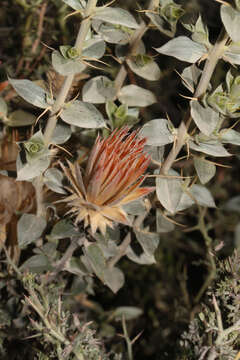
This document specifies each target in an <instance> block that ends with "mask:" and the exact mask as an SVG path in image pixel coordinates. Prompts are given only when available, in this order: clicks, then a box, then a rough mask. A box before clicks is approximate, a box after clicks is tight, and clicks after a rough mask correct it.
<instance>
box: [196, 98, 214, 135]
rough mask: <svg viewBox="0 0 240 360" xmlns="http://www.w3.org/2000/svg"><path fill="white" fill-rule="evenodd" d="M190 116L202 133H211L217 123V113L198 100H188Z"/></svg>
mask: <svg viewBox="0 0 240 360" xmlns="http://www.w3.org/2000/svg"><path fill="white" fill-rule="evenodd" d="M190 106H191V115H192V118H193V120H194V122H195V124H196V125H197V127H198V128H199V130H200V131H201V132H202V133H203V134H204V135H207V136H209V135H211V134H212V132H213V131H214V130H215V129H216V127H217V125H218V123H219V113H218V112H216V111H214V110H213V109H212V108H210V107H204V106H202V105H201V104H200V103H199V101H196V100H192V101H191V102H190Z"/></svg>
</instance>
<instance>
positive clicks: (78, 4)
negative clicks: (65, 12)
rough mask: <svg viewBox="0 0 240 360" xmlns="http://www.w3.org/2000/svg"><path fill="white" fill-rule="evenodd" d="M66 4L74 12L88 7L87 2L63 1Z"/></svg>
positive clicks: (83, 0) (76, 0) (78, 0)
mask: <svg viewBox="0 0 240 360" xmlns="http://www.w3.org/2000/svg"><path fill="white" fill-rule="evenodd" d="M62 1H63V2H64V3H65V4H67V5H69V6H70V7H71V8H73V9H74V10H84V9H85V7H86V1H85V0H62Z"/></svg>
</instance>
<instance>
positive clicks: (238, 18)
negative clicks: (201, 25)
mask: <svg viewBox="0 0 240 360" xmlns="http://www.w3.org/2000/svg"><path fill="white" fill-rule="evenodd" d="M221 19H222V22H223V25H224V27H225V29H226V31H227V33H228V35H229V36H230V38H231V39H232V40H233V41H234V42H239V41H240V32H239V24H240V12H239V11H237V10H235V9H234V8H233V7H232V6H228V5H227V6H226V5H222V6H221Z"/></svg>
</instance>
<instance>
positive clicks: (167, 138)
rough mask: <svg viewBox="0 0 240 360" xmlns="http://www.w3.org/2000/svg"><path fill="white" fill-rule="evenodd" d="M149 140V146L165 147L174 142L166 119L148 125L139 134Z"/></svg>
mask: <svg viewBox="0 0 240 360" xmlns="http://www.w3.org/2000/svg"><path fill="white" fill-rule="evenodd" d="M139 134H140V135H141V136H143V137H145V138H146V139H147V145H152V146H163V145H166V144H170V143H172V142H173V140H174V137H173V135H172V134H171V132H170V131H169V128H168V121H167V120H166V119H154V120H151V121H149V122H148V123H146V124H145V125H144V126H143V128H142V129H141V130H140V133H139Z"/></svg>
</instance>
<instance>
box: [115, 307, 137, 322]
mask: <svg viewBox="0 0 240 360" xmlns="http://www.w3.org/2000/svg"><path fill="white" fill-rule="evenodd" d="M142 313H143V311H142V309H139V308H138V307H135V306H120V307H118V308H116V310H115V311H114V313H113V317H114V318H115V319H116V320H119V321H121V320H122V318H123V317H124V318H125V320H133V319H136V318H137V317H139V316H140V315H142Z"/></svg>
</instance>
